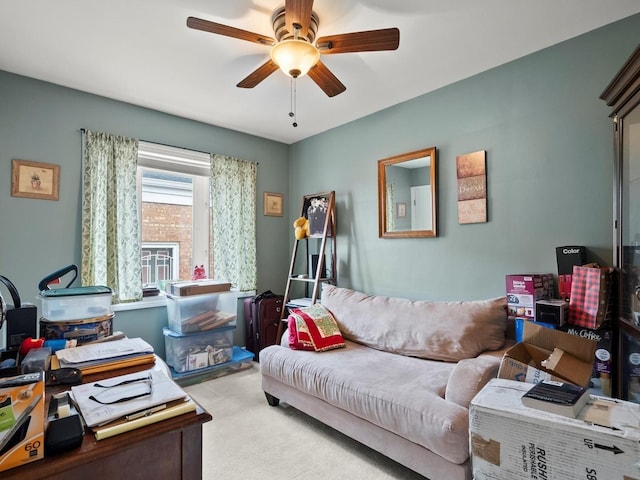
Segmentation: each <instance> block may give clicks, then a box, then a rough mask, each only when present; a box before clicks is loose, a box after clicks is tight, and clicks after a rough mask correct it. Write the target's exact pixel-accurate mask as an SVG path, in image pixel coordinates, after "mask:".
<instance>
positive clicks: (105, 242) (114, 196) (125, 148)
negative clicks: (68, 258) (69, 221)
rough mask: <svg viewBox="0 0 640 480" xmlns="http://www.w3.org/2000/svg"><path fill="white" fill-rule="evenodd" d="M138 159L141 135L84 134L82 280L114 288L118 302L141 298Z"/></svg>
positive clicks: (90, 283) (86, 132) (83, 282)
mask: <svg viewBox="0 0 640 480" xmlns="http://www.w3.org/2000/svg"><path fill="white" fill-rule="evenodd" d="M137 159H138V141H137V140H136V139H133V138H126V137H120V136H116V135H111V134H108V133H101V132H92V131H89V130H87V131H85V132H84V155H83V174H82V175H83V176H82V185H83V188H82V269H81V270H82V284H83V285H106V286H108V287H110V288H111V289H112V290H113V291H114V301H115V302H116V303H121V302H131V301H136V300H140V299H142V283H141V264H140V227H139V220H138V218H139V217H138V200H137V193H136V166H137Z"/></svg>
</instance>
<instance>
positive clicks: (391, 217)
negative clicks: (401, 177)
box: [387, 183, 396, 232]
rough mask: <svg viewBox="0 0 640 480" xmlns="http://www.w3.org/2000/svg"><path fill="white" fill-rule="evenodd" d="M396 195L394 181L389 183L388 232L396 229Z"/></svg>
mask: <svg viewBox="0 0 640 480" xmlns="http://www.w3.org/2000/svg"><path fill="white" fill-rule="evenodd" d="M394 205H395V196H394V194H393V183H389V184H387V232H393V231H395V229H396V216H395V213H394V209H393V208H394Z"/></svg>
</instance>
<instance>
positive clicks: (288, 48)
mask: <svg viewBox="0 0 640 480" xmlns="http://www.w3.org/2000/svg"><path fill="white" fill-rule="evenodd" d="M271 60H273V62H274V63H275V64H276V65H278V67H280V70H282V71H283V72H284V73H285V74H286V75H288V76H290V77H292V78H298V77H302V76H303V75H306V73H307V72H308V71H309V70H310V69H311V67H313V66H314V65H315V64H316V63H318V61H319V60H320V52H319V51H318V49H317V48H316V47H314V46H313V45H311V44H310V43H309V42H305V41H304V40H297V39H288V40H283V41H281V42H278V43H277V44H276V45H274V47H273V48H272V49H271Z"/></svg>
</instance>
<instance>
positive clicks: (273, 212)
mask: <svg viewBox="0 0 640 480" xmlns="http://www.w3.org/2000/svg"><path fill="white" fill-rule="evenodd" d="M283 204H284V195H283V194H282V193H273V192H264V214H265V215H266V216H268V217H281V216H282V215H283Z"/></svg>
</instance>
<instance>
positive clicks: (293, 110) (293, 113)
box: [289, 78, 298, 128]
mask: <svg viewBox="0 0 640 480" xmlns="http://www.w3.org/2000/svg"><path fill="white" fill-rule="evenodd" d="M289 116H290V117H291V118H293V123H292V125H293V126H294V128H295V127H297V126H298V121H297V116H296V79H295V78H291V111H290V112H289Z"/></svg>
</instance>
